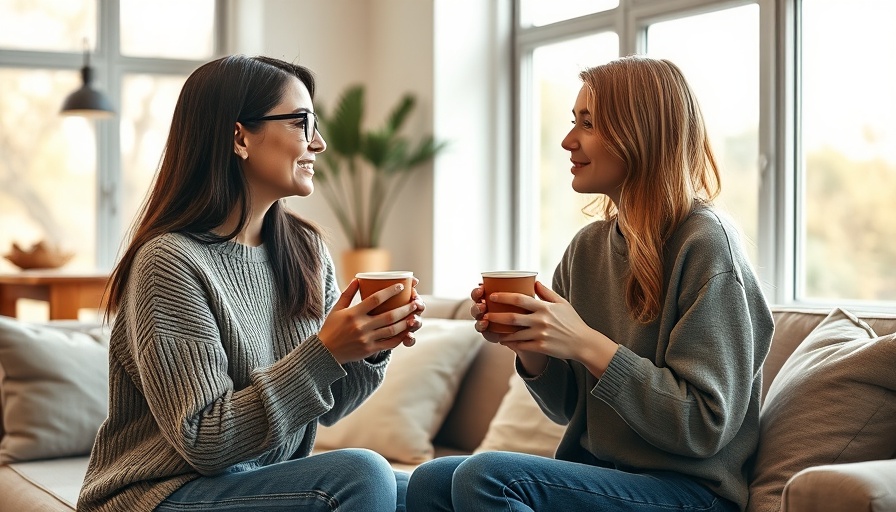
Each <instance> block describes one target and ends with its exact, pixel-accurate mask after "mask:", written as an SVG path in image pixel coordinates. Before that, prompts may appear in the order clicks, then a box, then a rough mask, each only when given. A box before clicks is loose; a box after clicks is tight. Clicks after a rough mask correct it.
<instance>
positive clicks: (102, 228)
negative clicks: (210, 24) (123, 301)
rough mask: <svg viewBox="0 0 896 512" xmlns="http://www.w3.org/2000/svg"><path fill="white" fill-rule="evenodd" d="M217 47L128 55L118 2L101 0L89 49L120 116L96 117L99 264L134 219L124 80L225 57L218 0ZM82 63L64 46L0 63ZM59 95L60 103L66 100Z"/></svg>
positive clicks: (109, 263)
mask: <svg viewBox="0 0 896 512" xmlns="http://www.w3.org/2000/svg"><path fill="white" fill-rule="evenodd" d="M214 2H215V20H214V29H213V31H214V36H215V41H214V46H213V48H212V56H211V57H209V58H206V59H202V60H188V59H168V58H156V57H129V56H125V55H122V54H121V46H120V34H121V26H120V12H121V11H120V2H119V0H97V18H98V19H97V32H96V34H91V35H90V38H91V39H93V38H96V40H95V41H90V42H91V43H93V49H92V51H91V54H90V65H91V67H92V68H93V72H94V75H93V79H94V84H95V85H96V86H97V88H99V89H101V90H102V91H103V92H104V93H105V94H106V95H107V96H108V98H109V99H110V101H111V102H112V104H113V105H114V106H115V108H116V110H117V112H116V116H115V117H113V118H111V119H108V120H100V121H96V122H95V124H94V127H95V129H96V152H97V153H96V184H95V185H96V205H95V207H94V208H95V212H96V223H97V225H96V242H95V243H96V255H97V256H96V261H95V265H96V267H97V268H98V269H111V268H112V267H113V266H114V264H115V263H116V261H117V259H118V256H119V255H118V251H119V250H120V246H121V244H122V235H123V234H124V233H126V230H127V228H128V227H129V225H130V222H131V221H132V219H124V218H122V215H121V211H122V208H121V205H122V200H123V198H122V196H123V194H122V187H123V180H122V174H121V172H119V170H120V169H121V129H120V124H119V120H120V117H119V116H120V108H121V107H120V106H121V104H122V103H121V98H122V96H121V95H122V89H121V88H122V84H123V82H124V77H125V76H126V75H129V74H137V73H142V74H151V75H183V76H186V75H189V74H190V73H192V72H193V71H194V70H195V69H196V68H197V67H198V66H200V65H202V64H204V63H205V62H207V61H208V60H210V59H212V58H215V57H218V56H221V55H223V54H224V51H225V49H226V47H227V43H228V39H227V37H228V35H229V34H228V30H227V28H228V24H227V21H228V16H227V6H228V2H227V0H214ZM83 65H84V53H83V51H78V52H65V51H59V52H55V51H44V50H40V51H31V50H20V49H15V50H13V49H5V48H4V49H0V67H3V68H19V69H52V70H62V71H71V72H72V73H78V72H79V71H80V69H81V67H82V66H83ZM63 99H64V98H59V104H60V105H62V100H63Z"/></svg>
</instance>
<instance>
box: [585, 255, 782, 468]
mask: <svg viewBox="0 0 896 512" xmlns="http://www.w3.org/2000/svg"><path fill="white" fill-rule="evenodd" d="M757 313H758V314H761V310H760V311H759V312H757V311H753V310H752V309H751V307H750V300H749V298H748V294H747V293H746V291H745V289H744V287H743V285H742V284H741V282H739V280H738V279H737V276H736V273H735V272H733V271H732V272H724V273H721V274H718V275H716V276H715V277H713V278H712V279H711V280H709V281H708V282H707V283H706V284H705V285H704V286H703V287H702V288H701V289H700V291H699V293H698V296H697V298H696V300H694V302H693V303H692V304H691V305H690V306H689V307H688V308H687V309H686V310H685V311H684V312H683V314H682V316H681V317H680V318H679V320H678V322H677V324H676V325H675V327H674V328H673V329H672V331H671V333H670V337H669V341H668V345H667V347H666V349H665V352H664V358H665V364H663V365H662V366H657V365H655V364H654V362H653V361H651V360H649V359H647V358H644V357H640V356H638V355H637V354H635V353H634V352H632V351H631V350H629V349H628V348H627V347H625V346H620V347H619V349H618V351H617V352H616V355H615V356H614V357H613V359H612V360H611V361H610V364H609V366H608V368H607V370H606V371H605V372H604V374H603V376H602V377H601V379H600V380H599V381H598V383H597V385H596V386H595V387H594V388H593V389H592V390H591V393H592V395H593V396H595V397H597V398H598V399H600V400H603V401H604V402H606V403H607V404H608V405H610V407H612V408H613V409H614V410H616V412H617V413H618V414H619V415H620V416H621V417H622V418H624V419H625V421H626V423H628V425H629V426H630V427H631V428H632V429H634V430H635V431H636V432H637V433H638V434H639V435H640V436H641V437H643V438H644V439H645V440H646V441H647V442H649V443H650V444H652V445H654V446H656V447H658V448H660V449H662V450H665V451H667V452H671V453H675V454H678V455H684V456H689V457H699V458H704V457H710V456H713V455H715V454H716V453H718V452H719V451H720V450H721V449H722V448H723V447H724V446H725V445H727V444H728V442H729V441H730V440H731V439H732V438H733V437H734V436H735V435H736V434H737V432H738V430H739V429H740V428H741V425H742V424H743V421H744V417H745V415H746V414H747V409H748V407H749V404H750V395H751V391H752V387H753V384H754V379H755V375H754V374H755V372H756V371H757V370H756V369H755V368H754V366H753V364H752V363H753V360H754V358H753V352H754V350H755V348H754V346H755V344H754V337H755V336H756V335H757V333H755V332H754V326H756V325H761V324H762V323H763V322H764V320H765V319H763V318H754V315H755V314H757ZM759 334H760V335H762V336H764V334H765V333H764V332H762V330H761V329H760V333H759ZM658 425H662V426H663V428H657V426H658Z"/></svg>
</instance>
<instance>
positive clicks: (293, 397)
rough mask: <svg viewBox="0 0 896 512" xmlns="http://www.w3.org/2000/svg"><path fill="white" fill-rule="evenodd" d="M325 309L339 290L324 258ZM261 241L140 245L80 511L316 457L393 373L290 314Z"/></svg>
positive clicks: (172, 238)
mask: <svg viewBox="0 0 896 512" xmlns="http://www.w3.org/2000/svg"><path fill="white" fill-rule="evenodd" d="M324 271H325V274H324V275H322V276H321V279H323V280H324V282H325V297H324V302H325V304H326V308H325V309H326V311H329V310H330V309H331V308H332V307H333V305H334V304H335V302H336V300H337V298H338V295H339V291H338V289H337V286H336V279H335V277H334V272H333V264H332V261H330V258H329V255H327V262H326V264H325V265H324ZM277 297H278V293H277V291H276V288H275V286H274V277H273V271H272V269H271V267H270V265H269V263H268V258H267V252H266V250H265V248H264V247H263V246H262V247H247V246H244V245H240V244H236V243H232V242H225V243H220V244H214V245H204V244H201V243H197V242H195V241H193V240H192V239H190V238H188V237H186V236H183V235H179V234H166V235H162V236H160V237H158V238H156V239H154V240H152V241H150V242H149V243H147V244H146V245H145V246H144V247H143V248H141V249H140V251H139V252H138V255H137V257H136V259H135V261H134V266H133V270H132V272H131V276H130V279H129V280H128V287H127V293H126V296H125V297H124V299H123V301H122V304H121V307H120V308H119V311H118V315H117V317H116V320H115V323H114V326H113V328H112V337H111V341H110V345H109V417H108V418H107V419H106V421H105V422H104V423H103V425H102V427H101V428H100V430H99V433H98V434H97V438H96V442H95V444H94V447H93V451H92V453H91V456H90V465H89V467H88V469H87V476H86V478H85V481H84V486H83V488H82V490H81V495H80V497H79V500H78V509H79V510H84V511H94V510H107V511H112V510H115V511H121V510H128V511H148V510H152V509H153V508H155V506H156V505H158V504H159V503H160V502H162V501H163V500H164V499H165V498H166V497H167V496H168V495H170V494H171V493H172V492H174V491H175V490H176V489H177V488H179V487H180V486H181V485H183V484H184V483H186V482H189V481H191V480H193V479H195V478H198V477H200V475H215V474H218V473H221V472H223V471H225V470H228V468H232V467H233V466H235V465H240V467H242V468H252V467H258V466H264V465H268V464H273V463H276V462H280V461H284V460H287V459H294V458H299V457H305V456H307V455H309V454H310V453H311V448H312V445H313V443H314V436H315V433H316V429H317V423H318V420H319V421H320V422H321V423H323V424H331V423H333V422H335V421H336V420H337V419H339V418H341V417H342V416H344V415H346V414H348V413H349V412H350V411H352V410H353V409H354V408H356V407H357V406H358V405H360V404H361V402H363V401H364V400H365V399H366V398H367V396H369V395H370V393H372V392H373V391H374V389H376V388H377V386H379V384H380V383H381V382H382V379H383V376H384V374H385V368H386V365H387V363H388V356H386V357H385V358H383V359H382V360H380V361H378V362H377V363H376V364H371V363H368V362H366V361H362V362H357V363H348V364H345V365H340V364H339V363H338V362H337V361H336V360H335V359H334V358H333V356H332V355H331V354H330V352H329V351H328V350H327V349H326V347H324V345H323V344H322V343H321V341H320V339H319V338H318V337H317V335H316V333H317V332H318V330H319V328H320V326H321V325H322V323H323V318H310V317H309V318H301V319H295V318H288V317H287V316H286V315H284V314H283V312H282V311H283V307H282V306H281V304H280V303H279V302H278V300H277Z"/></svg>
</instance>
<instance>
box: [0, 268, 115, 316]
mask: <svg viewBox="0 0 896 512" xmlns="http://www.w3.org/2000/svg"><path fill="white" fill-rule="evenodd" d="M108 280H109V275H108V274H106V273H74V272H72V273H69V272H64V271H59V270H23V271H21V272H17V273H14V274H0V315H5V316H12V317H14V316H16V301H18V300H19V299H32V300H42V301H46V302H49V303H50V320H62V319H77V318H78V311H79V310H80V309H81V308H94V309H99V308H101V307H102V306H103V292H105V289H106V283H107V282H108Z"/></svg>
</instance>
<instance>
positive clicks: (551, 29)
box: [510, 0, 877, 309]
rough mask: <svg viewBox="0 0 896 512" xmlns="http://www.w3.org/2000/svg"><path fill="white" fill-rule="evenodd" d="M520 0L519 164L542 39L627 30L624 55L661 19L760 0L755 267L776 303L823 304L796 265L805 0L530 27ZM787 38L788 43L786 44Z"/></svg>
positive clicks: (520, 241)
mask: <svg viewBox="0 0 896 512" xmlns="http://www.w3.org/2000/svg"><path fill="white" fill-rule="evenodd" d="M521 1H525V0H515V1H514V16H513V20H514V30H515V31H514V41H513V48H514V71H513V74H514V78H515V80H516V86H515V91H514V104H515V105H516V107H517V108H516V109H515V110H516V112H517V114H516V118H515V119H514V121H515V123H514V133H513V140H514V145H515V147H516V148H517V149H516V151H514V155H513V162H512V164H513V168H515V169H524V168H526V169H527V170H528V168H527V167H524V166H528V165H531V164H530V163H529V162H531V159H530V158H528V155H527V154H526V153H525V151H526V144H525V143H524V141H528V140H532V139H531V136H532V133H531V131H530V130H531V128H530V127H529V126H528V125H529V124H530V123H526V122H524V120H525V119H527V118H530V117H531V116H532V111H533V103H532V101H531V100H532V92H531V91H529V90H528V87H529V86H530V84H531V72H530V67H531V60H532V52H533V50H534V49H535V48H536V47H538V46H541V45H545V44H551V43H556V42H559V41H563V40H567V39H572V38H576V37H582V36H585V35H590V34H594V33H599V32H605V31H608V30H612V31H615V32H616V33H617V34H618V36H619V52H620V55H629V54H633V53H645V51H646V49H647V28H648V27H649V26H650V25H651V24H653V23H657V22H661V21H669V20H672V19H677V18H681V17H687V16H694V15H699V14H705V13H709V12H714V11H718V10H723V9H730V8H735V7H740V6H744V5H754V4H755V5H758V6H759V25H760V26H759V30H760V37H759V40H760V48H759V68H760V69H759V94H760V97H759V108H760V113H759V126H758V130H759V133H758V140H759V147H758V153H757V157H758V158H759V169H758V170H759V191H758V193H759V197H758V212H759V215H758V217H759V218H758V219H757V223H758V224H757V228H758V234H757V240H756V243H757V247H758V261H757V262H755V263H756V264H755V270H756V272H757V274H758V276H759V279H760V282H761V283H763V290H764V292H765V294H766V298H767V299H768V300H769V301H770V302H772V303H775V304H788V305H819V303H818V302H815V301H813V302H799V301H798V299H797V296H796V291H797V289H798V288H797V279H798V273H797V272H796V264H797V261H798V259H797V258H798V256H799V255H800V251H801V250H802V249H801V248H800V247H797V244H798V242H799V237H798V236H797V226H799V225H800V224H799V222H800V221H801V218H800V211H801V208H800V204H799V201H800V200H801V197H800V195H799V194H798V191H799V190H800V182H799V180H800V176H799V172H797V170H798V169H800V168H801V167H800V165H801V162H800V158H801V151H800V147H799V130H798V125H797V123H798V120H799V97H798V94H797V91H798V90H799V89H798V83H797V79H798V76H799V73H798V70H799V47H798V42H797V39H796V34H797V33H798V32H797V30H798V19H797V16H796V13H797V12H798V5H797V2H799V1H800V0H786V1H781V2H776V1H775V0H620V2H619V6H618V7H617V8H615V9H612V10H608V11H603V12H599V13H594V14H591V15H587V16H582V17H580V18H575V19H572V20H565V21H561V22H557V23H554V24H551V25H545V26H540V27H526V26H522V24H521V21H522V20H521V18H520V13H521V11H522V9H521V5H520V2H521ZM779 42H780V43H779ZM514 178H515V181H514V183H513V187H512V194H513V196H514V199H513V201H512V204H513V207H514V211H513V212H512V215H511V219H513V220H512V222H513V229H512V231H511V232H512V234H513V235H512V239H511V240H510V243H511V247H512V254H513V263H514V264H515V265H516V266H517V267H520V268H521V267H522V266H526V265H527V264H530V263H531V261H530V260H527V256H526V254H527V251H529V247H531V244H532V239H531V235H529V234H527V232H526V230H525V229H523V227H524V226H530V225H532V219H531V218H530V217H529V216H530V213H529V212H530V211H531V210H532V208H531V206H530V205H529V204H528V203H527V202H526V198H527V197H530V196H531V194H532V193H533V190H532V189H531V187H532V184H531V183H526V180H525V179H523V177H522V175H521V173H518V174H516V175H515V177H514ZM861 306H862V308H863V309H876V308H877V306H876V305H875V304H874V303H865V302H862V304H861Z"/></svg>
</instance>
